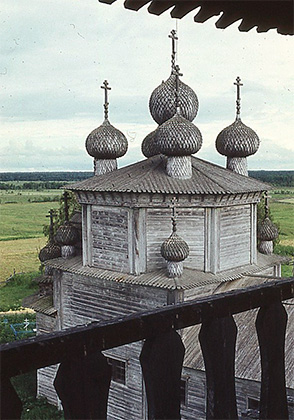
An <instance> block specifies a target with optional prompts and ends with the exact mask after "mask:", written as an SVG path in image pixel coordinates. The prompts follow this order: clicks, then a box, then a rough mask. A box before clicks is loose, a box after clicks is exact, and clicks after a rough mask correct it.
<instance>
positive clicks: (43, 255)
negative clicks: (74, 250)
mask: <svg viewBox="0 0 294 420" xmlns="http://www.w3.org/2000/svg"><path fill="white" fill-rule="evenodd" d="M60 256H61V250H60V246H59V245H57V244H55V243H54V242H51V241H50V242H49V243H48V244H47V245H45V246H44V248H42V249H41V251H40V252H39V260H40V261H41V262H44V261H47V260H52V259H53V258H58V257H60Z"/></svg>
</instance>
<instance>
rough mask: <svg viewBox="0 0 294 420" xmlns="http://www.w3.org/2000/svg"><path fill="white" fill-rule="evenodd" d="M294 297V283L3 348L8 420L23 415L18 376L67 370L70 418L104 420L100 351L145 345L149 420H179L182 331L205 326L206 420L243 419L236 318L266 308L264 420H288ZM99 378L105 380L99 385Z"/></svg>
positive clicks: (60, 387) (261, 332)
mask: <svg viewBox="0 0 294 420" xmlns="http://www.w3.org/2000/svg"><path fill="white" fill-rule="evenodd" d="M292 297H294V278H289V279H282V280H279V281H273V282H270V283H266V284H263V285H261V286H254V287H250V288H246V289H240V290H235V291H232V292H227V293H223V294H218V295H213V296H209V297H203V298H200V299H197V300H194V301H190V302H186V303H182V304H177V305H171V306H167V307H163V308H160V309H154V310H151V311H148V312H143V313H135V314H132V315H130V316H126V317H123V318H118V319H117V318H116V319H111V320H109V321H103V322H93V323H91V324H90V325H87V326H79V327H75V328H70V329H67V330H63V331H59V332H55V333H52V334H46V335H41V336H38V337H35V338H30V339H27V340H22V341H17V342H14V343H10V344H4V345H2V346H1V405H2V415H1V418H2V419H17V418H20V415H21V409H22V407H21V402H20V400H19V398H18V396H17V394H16V392H15V390H14V388H13V387H12V385H11V383H10V378H11V377H12V376H16V375H19V374H22V373H25V372H28V371H30V370H35V369H38V368H42V367H45V366H49V365H53V364H56V363H60V367H59V371H58V373H57V377H56V379H55V388H56V390H57V392H58V395H59V397H60V398H61V400H62V404H63V409H64V413H65V418H66V419H105V418H106V416H107V398H108V390H109V385H110V379H111V372H110V366H109V364H108V363H107V360H106V358H105V357H104V355H103V354H102V353H101V351H102V350H107V349H110V348H113V347H117V346H121V345H124V344H128V343H132V342H136V341H139V340H145V342H144V345H143V349H142V353H141V356H140V362H141V366H142V371H143V376H144V381H145V386H146V394H147V401H148V418H149V419H180V379H181V370H182V363H183V358H184V346H183V344H182V341H181V338H180V336H179V334H178V333H177V332H176V330H178V329H182V328H185V327H188V326H192V325H195V324H202V325H201V330H200V334H199V340H200V344H201V348H202V353H203V357H204V362H205V369H206V386H207V403H206V407H207V413H206V416H207V419H237V418H238V415H237V406H236V391H235V371H234V360H235V343H236V335H237V328H236V324H235V322H234V319H233V316H232V315H233V314H237V313H240V312H244V311H248V310H250V309H253V308H260V309H259V312H258V315H257V319H256V330H257V334H258V341H259V347H260V353H261V371H262V381H261V395H260V418H261V419H287V418H288V409H287V397H286V385H285V364H284V347H285V331H286V324H287V314H286V311H285V309H284V306H283V304H282V301H284V300H287V299H290V298H292ZM215 354H218V357H217V360H216V358H215ZM154 355H156V357H154ZM93 372H99V373H98V374H96V373H95V377H94V375H93ZM77 383H78V391H77V386H76V384H77Z"/></svg>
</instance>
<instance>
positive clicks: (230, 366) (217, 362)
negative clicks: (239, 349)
mask: <svg viewBox="0 0 294 420" xmlns="http://www.w3.org/2000/svg"><path fill="white" fill-rule="evenodd" d="M236 337H237V327H236V324H235V321H234V319H233V317H232V315H229V316H227V317H224V318H209V319H206V320H204V321H203V323H202V326H201V330H200V333H199V340H200V344H201V349H202V353H203V358H204V363H205V372H206V389H207V398H206V401H207V406H206V418H207V419H218V420H220V419H238V414H237V406H236V389H235V347H236Z"/></svg>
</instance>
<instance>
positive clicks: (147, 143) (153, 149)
mask: <svg viewBox="0 0 294 420" xmlns="http://www.w3.org/2000/svg"><path fill="white" fill-rule="evenodd" d="M157 130H158V128H157V129H156V130H154V131H151V133H149V134H147V136H146V137H145V138H144V140H143V142H142V145H141V150H142V153H143V155H144V156H145V157H146V158H149V157H152V156H155V155H158V154H159V153H160V151H159V148H158V145H157V143H156V141H155V140H156V134H157Z"/></svg>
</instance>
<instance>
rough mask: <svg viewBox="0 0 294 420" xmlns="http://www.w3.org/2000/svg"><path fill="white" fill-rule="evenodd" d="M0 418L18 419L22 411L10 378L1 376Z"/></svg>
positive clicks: (4, 419) (5, 419)
mask: <svg viewBox="0 0 294 420" xmlns="http://www.w3.org/2000/svg"><path fill="white" fill-rule="evenodd" d="M0 404H1V411H0V418H1V419H2V420H10V419H13V420H16V419H20V416H21V412H22V402H21V400H20V398H19V396H18V395H17V393H16V391H15V389H14V387H13V386H12V385H11V382H10V379H9V378H6V377H2V376H1V384H0Z"/></svg>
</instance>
